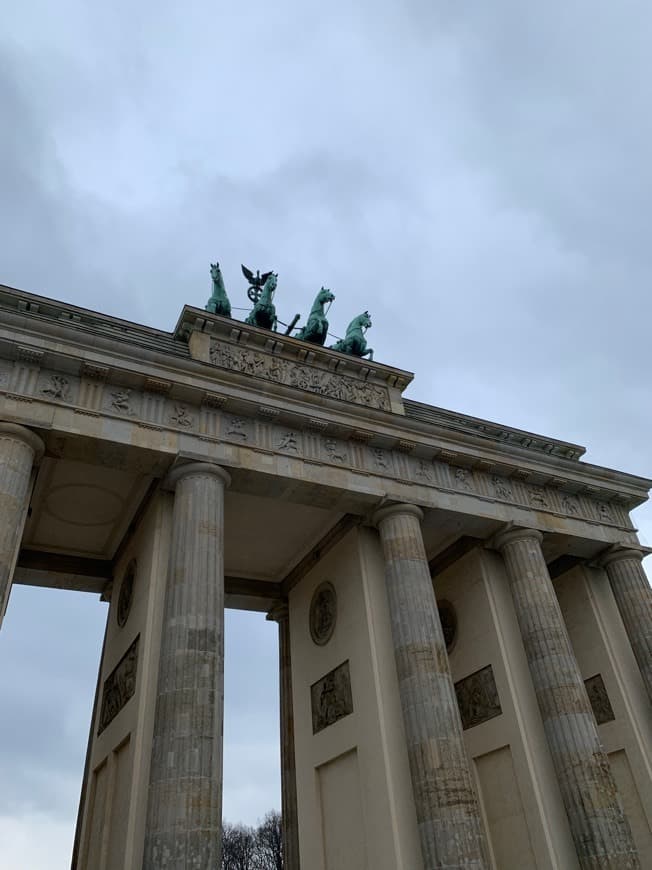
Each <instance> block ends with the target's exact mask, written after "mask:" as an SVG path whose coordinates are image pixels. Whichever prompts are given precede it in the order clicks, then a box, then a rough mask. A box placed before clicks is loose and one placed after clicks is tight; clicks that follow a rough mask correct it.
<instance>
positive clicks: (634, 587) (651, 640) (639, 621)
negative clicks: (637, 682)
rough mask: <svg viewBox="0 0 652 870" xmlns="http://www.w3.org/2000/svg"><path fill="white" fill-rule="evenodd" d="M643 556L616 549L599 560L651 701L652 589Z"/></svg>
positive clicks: (624, 548) (625, 549)
mask: <svg viewBox="0 0 652 870" xmlns="http://www.w3.org/2000/svg"><path fill="white" fill-rule="evenodd" d="M645 555H646V554H645V553H644V552H641V551H640V550H634V549H627V548H626V547H622V548H618V549H615V550H612V551H611V552H609V553H606V554H605V555H604V556H603V557H602V559H601V560H600V564H601V565H602V567H603V568H605V570H606V572H607V576H608V577H609V583H610V584H611V591H612V592H613V594H614V598H615V599H616V604H617V606H618V610H619V611H620V616H621V618H622V620H623V623H624V625H625V631H626V632H627V637H628V638H629V642H630V644H631V645H632V649H633V651H634V655H635V656H636V661H637V662H638V666H639V668H640V669H641V674H642V676H643V682H644V683H645V688H646V689H647V693H648V695H649V696H650V700H651V701H652V587H651V586H650V584H649V582H648V579H647V577H646V575H645V571H644V570H643V565H642V564H641V562H642V560H643V557H644V556H645Z"/></svg>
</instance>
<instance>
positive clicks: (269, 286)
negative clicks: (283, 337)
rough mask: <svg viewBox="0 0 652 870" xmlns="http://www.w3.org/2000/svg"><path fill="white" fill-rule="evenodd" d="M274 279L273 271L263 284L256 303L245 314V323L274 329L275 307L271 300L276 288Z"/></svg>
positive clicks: (275, 320) (275, 321) (275, 279)
mask: <svg viewBox="0 0 652 870" xmlns="http://www.w3.org/2000/svg"><path fill="white" fill-rule="evenodd" d="M276 281H277V275H276V274H275V273H274V272H270V273H269V275H268V276H267V278H266V280H265V283H264V284H263V288H262V290H261V291H260V296H259V297H258V300H257V301H256V304H255V305H254V307H253V308H252V309H251V311H250V312H249V314H248V315H247V318H246V320H245V323H249V324H250V325H251V326H261V327H262V328H263V329H273V330H274V331H276V323H277V318H276V308H275V307H274V303H273V302H272V299H273V298H274V291H275V290H276Z"/></svg>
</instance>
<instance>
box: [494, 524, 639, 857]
mask: <svg viewBox="0 0 652 870" xmlns="http://www.w3.org/2000/svg"><path fill="white" fill-rule="evenodd" d="M542 537H543V536H542V535H541V532H538V531H535V530H533V529H509V530H507V531H505V532H503V533H501V534H499V535H498V536H497V538H496V539H495V541H494V545H495V546H496V548H497V549H498V550H500V551H501V553H502V554H503V558H504V560H505V564H506V566H507V574H508V577H509V583H510V587H511V592H512V598H513V601H514V607H515V610H516V616H517V618H518V624H519V627H520V629H521V635H522V637H523V645H524V647H525V654H526V656H527V661H528V665H529V668H530V674H531V676H532V682H533V684H534V691H535V693H536V697H537V702H538V704H539V709H540V711H541V716H542V719H543V726H544V729H545V733H546V737H547V740H548V746H549V748H550V754H551V756H552V761H553V764H554V766H555V771H556V773H557V779H558V781H559V787H560V790H561V795H562V799H563V801H564V806H565V808H566V813H567V815H568V819H569V822H570V828H571V833H572V835H573V840H574V841H575V849H576V851H577V856H578V858H579V861H580V865H581V866H582V868H585V870H589V868H590V870H598V868H604V870H606V868H610V870H628V868H638V867H640V863H639V860H638V856H637V853H636V847H635V846H634V841H633V839H632V834H631V831H630V828H629V823H628V821H627V819H626V817H625V815H624V813H623V808H622V803H621V801H620V797H619V795H618V791H617V788H616V784H615V782H614V779H613V776H612V774H611V768H610V766H609V759H608V758H607V756H606V754H605V751H604V749H603V748H602V745H601V743H600V739H599V737H598V727H597V725H596V722H595V718H594V716H593V711H592V710H591V705H590V703H589V699H588V696H587V694H586V688H585V686H584V681H583V680H582V675H581V673H580V670H579V667H578V665H577V661H576V660H575V655H574V653H573V649H572V647H571V643H570V640H569V637H568V633H567V632H566V626H565V624H564V619H563V616H562V613H561V609H560V607H559V602H558V601H557V596H556V594H555V590H554V588H553V585H552V581H551V579H550V575H549V573H548V566H547V565H546V562H545V560H544V558H543V553H542V552H541V540H542Z"/></svg>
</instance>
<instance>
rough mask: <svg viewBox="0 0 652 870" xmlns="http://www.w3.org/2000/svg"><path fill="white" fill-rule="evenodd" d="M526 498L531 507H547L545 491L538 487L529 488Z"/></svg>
mask: <svg viewBox="0 0 652 870" xmlns="http://www.w3.org/2000/svg"><path fill="white" fill-rule="evenodd" d="M528 498H529V500H530V504H531V505H532V507H539V508H547V507H549V504H548V499H547V497H546V491H545V489H543V487H540V486H531V487H530V488H529V489H528Z"/></svg>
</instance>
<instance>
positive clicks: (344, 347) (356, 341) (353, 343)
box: [331, 311, 374, 360]
mask: <svg viewBox="0 0 652 870" xmlns="http://www.w3.org/2000/svg"><path fill="white" fill-rule="evenodd" d="M370 326H371V317H369V312H368V311H364V312H363V313H362V314H358V316H357V317H354V318H353V320H352V321H351V323H349V325H348V326H347V328H346V335H345V336H344V338H341V339H340V340H339V341H338V342H336V343H335V344H333V345H331V350H339V351H340V353H350V354H352V355H353V356H360V357H363V356H368V357H369V359H370V360H372V359H373V358H374V352H373V349H372V348H370V347H367V341H366V339H365V337H364V333H365V332H366V330H367V329H369V327H370Z"/></svg>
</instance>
